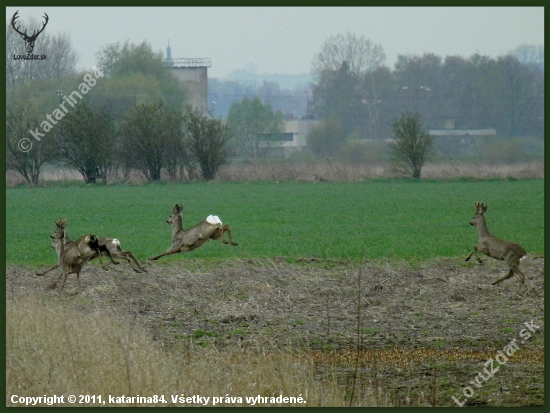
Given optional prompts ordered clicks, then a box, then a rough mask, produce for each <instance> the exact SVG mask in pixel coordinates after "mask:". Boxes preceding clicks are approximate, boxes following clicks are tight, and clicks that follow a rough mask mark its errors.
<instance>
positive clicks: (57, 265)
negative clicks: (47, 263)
mask: <svg viewBox="0 0 550 413" xmlns="http://www.w3.org/2000/svg"><path fill="white" fill-rule="evenodd" d="M56 268H59V263H57V264H55V265H54V266H53V267H52V268H50V269H49V270H46V271H44V272H38V271H37V272H36V273H35V274H36V275H38V276H40V277H42V276H44V275H46V274H47V273H49V272H50V271H51V270H55V269H56Z"/></svg>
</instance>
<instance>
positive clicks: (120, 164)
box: [6, 24, 544, 185]
mask: <svg viewBox="0 0 550 413" xmlns="http://www.w3.org/2000/svg"><path fill="white" fill-rule="evenodd" d="M6 35H7V46H8V48H7V53H8V55H7V59H6V60H7V71H6V86H7V92H6V117H7V118H6V137H7V139H6V161H7V167H8V168H9V169H13V170H16V171H18V172H19V173H20V174H21V175H22V176H24V177H25V179H26V180H27V182H28V183H29V185H36V184H37V182H38V179H39V175H40V170H41V168H42V166H43V165H44V164H46V163H54V164H64V165H67V166H69V167H71V168H73V169H75V170H77V171H78V172H79V173H80V174H81V175H82V177H83V179H84V180H85V182H88V183H93V182H96V181H97V180H101V181H102V182H103V183H106V181H107V177H108V175H109V172H111V171H119V172H121V173H122V175H123V176H128V175H129V173H130V172H131V171H132V170H137V171H140V172H141V173H142V175H143V176H144V177H145V179H147V180H150V181H156V180H159V179H161V175H162V173H163V172H164V173H166V174H168V175H169V176H170V177H171V178H174V179H196V178H203V179H212V178H214V176H215V174H216V172H217V171H218V170H219V168H220V167H221V166H223V165H224V164H226V163H228V162H229V159H230V158H231V157H232V156H233V155H240V156H242V157H249V158H262V157H264V156H266V154H267V151H268V149H269V145H270V142H272V141H277V140H280V136H281V135H280V134H281V133H282V132H283V125H284V119H285V118H288V117H289V116H291V117H293V116H294V114H296V117H298V116H297V114H298V113H300V111H302V113H303V115H302V116H303V117H306V118H311V117H314V118H316V119H319V120H320V121H321V123H320V125H319V126H318V127H317V128H315V129H314V130H313V131H312V133H311V134H310V136H308V145H309V147H310V149H311V150H312V152H313V153H315V154H317V155H319V156H323V157H327V156H332V155H334V154H336V153H338V152H339V151H340V150H341V148H342V147H343V145H344V143H345V142H346V141H349V140H357V139H386V138H394V139H395V138H396V137H397V135H398V132H397V131H398V130H399V127H398V125H397V123H399V122H400V121H401V122H402V123H403V124H402V125H401V126H406V124H407V122H409V123H410V122H411V121H412V122H413V123H414V124H416V126H417V127H418V128H419V129H418V128H417V129H418V130H419V131H420V132H421V133H420V135H418V136H416V137H415V139H420V138H422V139H423V138H424V135H425V127H424V125H429V126H430V128H443V127H444V123H447V122H451V123H452V124H453V126H454V127H455V128H458V129H482V128H496V129H497V131H498V133H499V135H503V136H543V122H542V120H543V98H544V89H543V75H544V72H543V67H544V66H543V60H542V64H541V61H540V59H541V58H540V50H538V52H539V53H538V54H537V53H536V52H537V50H533V48H531V47H528V46H523V47H519V48H518V49H517V50H516V51H515V53H510V54H508V55H505V56H501V57H498V58H496V59H493V58H489V57H487V56H480V55H474V56H472V57H470V58H463V57H459V56H447V57H446V58H445V59H442V58H441V57H439V56H436V55H434V54H424V55H423V56H403V55H402V56H399V57H398V60H397V63H396V64H395V67H394V68H393V69H390V68H389V67H388V66H386V65H385V53H384V50H383V48H382V46H381V45H377V44H374V43H373V42H372V41H371V40H369V39H365V38H364V37H358V36H356V35H354V34H352V33H347V34H345V35H343V34H339V35H336V36H332V37H330V38H328V39H327V41H326V42H325V43H324V44H323V46H322V47H321V50H320V52H319V53H318V54H316V55H315V57H314V59H313V62H312V75H313V79H314V81H313V83H312V84H311V85H309V88H308V91H304V90H302V89H303V88H298V89H299V90H298V89H297V90H296V91H294V92H290V91H286V90H281V89H280V88H279V86H278V85H277V84H276V83H273V82H264V83H263V85H261V86H260V87H259V88H255V87H253V86H252V85H246V84H244V85H243V84H242V83H239V82H234V81H226V82H222V81H217V80H215V79H213V80H212V79H211V80H209V88H210V92H209V95H210V96H218V97H219V98H220V100H218V101H216V104H217V106H216V108H211V109H210V110H209V111H208V113H200V112H198V111H195V110H193V109H191V108H190V107H188V106H187V101H188V98H187V92H186V90H185V88H184V87H183V86H182V85H181V84H180V83H179V82H178V80H177V79H176V78H175V77H174V76H172V74H171V73H170V69H169V68H167V67H166V66H165V65H164V63H163V55H162V52H155V51H153V49H152V46H151V45H150V44H149V43H147V42H142V43H140V44H131V43H129V42H128V41H126V42H125V43H124V44H121V43H120V42H118V43H114V44H111V45H108V46H106V47H104V48H103V49H102V50H100V51H99V52H98V53H97V55H96V56H97V62H98V66H99V67H100V68H101V70H102V74H103V77H102V78H101V79H100V80H99V81H97V84H94V86H93V91H92V92H90V93H89V94H87V95H86V96H85V98H84V99H83V100H82V101H81V102H79V103H78V104H77V105H76V106H75V107H74V108H71V110H70V111H69V113H68V114H67V116H65V117H64V118H63V122H59V125H57V126H56V127H55V128H53V130H52V131H51V132H49V133H48V134H47V136H46V137H44V138H43V139H42V140H41V141H39V142H38V141H30V143H31V144H32V145H33V147H32V149H31V150H26V149H27V148H26V147H25V145H23V146H22V145H21V142H24V143H25V142H26V143H28V142H27V141H29V136H30V135H29V130H32V129H34V128H36V126H37V125H40V123H41V122H42V120H43V119H42V118H43V115H42V114H43V113H47V112H49V111H51V108H52V107H55V106H56V105H58V104H59V103H60V102H63V100H64V99H66V96H67V95H69V93H71V90H74V85H75V84H78V83H79V82H81V81H82V77H83V75H85V73H79V72H77V71H76V70H75V64H76V61H77V58H78V56H77V53H76V52H75V51H74V50H73V49H72V47H71V45H70V38H69V37H68V36H67V35H63V34H57V35H50V34H47V33H44V34H43V35H41V36H40V37H39V38H38V40H37V42H36V49H37V50H46V51H47V53H49V54H51V55H52V56H56V59H51V60H48V61H47V62H45V63H44V64H43V65H36V64H33V62H28V61H24V60H23V61H22V60H13V61H12V60H10V59H9V53H10V52H11V51H12V50H13V48H17V47H21V43H22V42H21V41H20V39H19V38H18V36H17V34H16V33H14V31H13V30H12V29H11V27H10V26H9V24H8V25H7V27H6ZM537 59H539V60H538V61H537ZM54 60H55V62H58V63H56V64H54V65H52V62H53V61H54ZM34 63H36V62H34ZM54 66H55V67H54ZM305 92H307V94H306V93H305ZM216 93H218V95H216ZM243 94H244V98H243V97H242V95H243ZM305 94H306V96H304V95H305ZM223 96H226V97H227V96H229V97H231V99H232V100H231V99H230V100H227V99H226V100H225V101H224V102H221V100H222V97H223ZM285 96H286V97H290V99H286V100H285ZM236 97H238V99H237V98H236ZM305 98H306V99H307V105H306V104H305V102H304V99H305ZM285 101H286V102H287V103H286V104H285ZM222 103H223V105H225V106H224V107H223V110H224V111H226V119H223V120H222V118H221V117H218V118H215V117H214V115H213V113H214V110H216V112H218V113H219V111H220V110H221V109H222V108H221V106H223V105H222ZM420 118H422V120H423V122H421V121H420ZM396 122H397V123H396ZM409 129H410V128H409ZM350 138H351V139H350ZM427 149H429V150H431V144H430V145H428V148H427ZM428 152H429V151H428ZM394 153H397V152H396V151H394ZM421 158H422V157H421ZM422 159H424V158H422ZM424 161H425V160H424ZM424 161H423V162H424ZM414 169H415V168H414V167H413V172H412V174H413V176H414V175H415V174H416V175H418V176H419V174H420V172H419V171H418V172H414Z"/></svg>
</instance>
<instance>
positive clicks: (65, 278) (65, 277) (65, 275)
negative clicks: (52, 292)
mask: <svg viewBox="0 0 550 413" xmlns="http://www.w3.org/2000/svg"><path fill="white" fill-rule="evenodd" d="M61 275H63V276H64V278H63V283H62V284H61V289H60V290H59V292H61V291H63V287H65V281H67V275H69V274H67V273H65V272H62V273H61ZM59 278H61V277H59ZM59 278H58V280H59Z"/></svg>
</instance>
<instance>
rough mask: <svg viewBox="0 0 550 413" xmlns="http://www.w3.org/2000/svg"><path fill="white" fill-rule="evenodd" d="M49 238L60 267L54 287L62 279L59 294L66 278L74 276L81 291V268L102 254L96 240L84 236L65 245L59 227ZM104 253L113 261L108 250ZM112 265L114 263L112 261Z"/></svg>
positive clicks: (90, 236)
mask: <svg viewBox="0 0 550 413" xmlns="http://www.w3.org/2000/svg"><path fill="white" fill-rule="evenodd" d="M51 238H52V239H53V245H54V246H55V249H56V252H57V255H58V257H59V262H58V264H59V267H61V274H60V275H59V277H58V278H57V280H56V281H55V282H54V285H56V284H57V281H59V279H60V278H61V277H63V283H62V284H61V288H60V290H59V291H60V292H61V291H63V287H64V286H65V281H67V276H68V275H69V274H76V280H77V282H78V289H81V286H80V271H81V270H82V267H83V266H84V264H86V263H87V262H88V261H90V260H91V259H92V258H95V257H97V256H101V254H102V252H103V251H102V249H101V247H100V246H99V240H98V238H97V237H96V236H95V235H85V236H83V237H80V238H78V239H77V240H76V241H73V242H71V243H67V242H66V241H67V240H66V239H65V231H64V229H63V228H60V227H59V226H58V227H57V229H56V230H55V232H54V233H53V234H52V235H51ZM105 252H106V254H107V256H108V257H109V258H110V259H111V261H113V257H111V254H110V253H109V250H106V251H105ZM113 263H115V262H114V261H113ZM116 264H118V263H116Z"/></svg>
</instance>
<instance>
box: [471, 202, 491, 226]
mask: <svg viewBox="0 0 550 413" xmlns="http://www.w3.org/2000/svg"><path fill="white" fill-rule="evenodd" d="M474 206H475V209H476V212H475V214H474V217H473V218H472V220H471V221H470V225H472V226H477V224H478V223H479V222H481V220H485V212H487V205H485V204H484V203H483V202H476V203H475V204H474Z"/></svg>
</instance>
